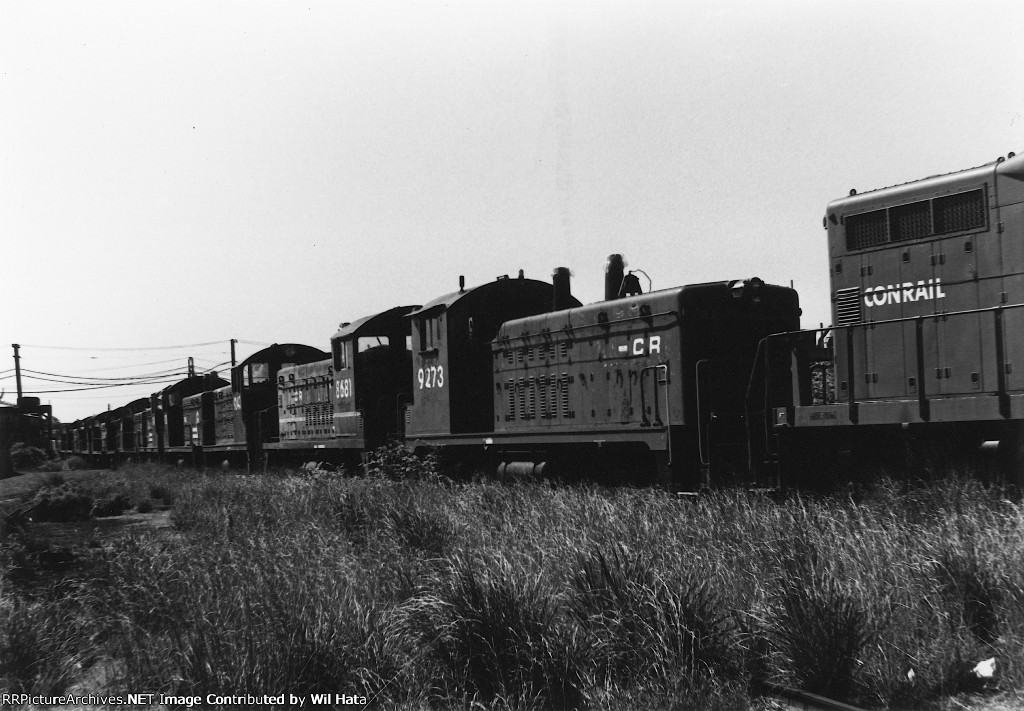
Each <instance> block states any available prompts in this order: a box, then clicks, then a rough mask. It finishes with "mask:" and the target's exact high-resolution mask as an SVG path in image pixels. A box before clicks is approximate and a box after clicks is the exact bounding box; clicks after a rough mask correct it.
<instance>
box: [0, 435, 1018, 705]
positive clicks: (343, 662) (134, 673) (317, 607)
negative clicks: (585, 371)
mask: <svg viewBox="0 0 1024 711" xmlns="http://www.w3.org/2000/svg"><path fill="white" fill-rule="evenodd" d="M29 507H31V510H28V509H29ZM11 511H15V509H14V508H12V507H11V506H8V514H7V515H6V516H5V519H4V530H3V532H2V533H3V543H2V551H0V576H2V577H0V596H2V602H0V677H2V678H0V686H2V687H3V688H6V689H8V690H10V691H13V692H29V693H41V694H57V693H61V692H66V691H68V690H69V689H75V690H78V691H80V692H81V691H91V692H94V693H98V692H100V691H105V692H108V693H121V694H123V693H129V692H131V693H139V692H152V693H166V694H176V695H202V696H205V695H206V694H209V693H213V694H229V693H236V694H237V693H250V694H274V695H276V694H281V693H291V694H295V695H303V696H306V697H308V695H309V694H313V693H325V692H329V693H332V694H334V693H340V694H348V695H351V696H357V697H365V700H366V702H367V704H368V705H369V706H370V707H382V708H409V709H413V708H426V707H431V708H467V707H476V708H480V707H483V708H517V709H518V708H581V709H582V708H591V709H621V708H645V709H647V708H653V709H744V708H758V709H763V708H770V707H771V706H770V702H767V701H764V700H760V699H758V698H757V697H755V696H752V695H751V691H750V689H751V681H752V680H753V679H755V678H768V679H772V680H776V681H780V682H784V683H789V684H792V685H794V686H799V687H801V688H803V689H806V690H809V691H814V692H818V693H821V694H823V695H826V696H830V697H833V698H838V699H843V700H846V701H849V702H852V703H857V704H859V705H862V706H865V707H872V708H964V707H965V706H970V705H972V704H974V705H975V706H978V707H980V706H983V705H985V704H988V708H1014V707H1015V703H1016V702H1017V701H1022V700H1024V695H1022V691H1024V508H1022V506H1021V505H1020V504H1017V503H1011V502H1008V501H1006V500H1003V499H1002V498H1001V497H1000V495H999V494H998V493H995V492H990V491H987V490H985V489H983V488H981V487H980V486H979V485H977V484H975V483H972V482H970V481H959V480H950V481H944V482H940V483H936V484H932V485H930V486H928V487H927V488H914V489H909V490H905V489H903V488H901V487H899V486H897V485H895V484H879V485H878V486H876V487H875V488H874V489H873V490H871V491H869V492H864V493H861V494H858V495H857V496H856V497H852V496H850V495H846V496H833V497H830V498H823V497H822V498H807V497H804V498H801V497H799V496H796V495H794V496H791V497H789V498H785V499H783V500H778V501H776V500H772V499H769V498H766V497H764V496H758V495H752V494H746V493H743V492H719V493H714V494H710V495H707V496H701V497H699V498H696V499H680V498H677V497H674V496H672V495H669V494H667V493H664V492H661V491H657V490H653V489H642V490H634V489H617V490H606V489H597V488H585V487H584V488H580V487H572V488H570V487H553V486H551V485H550V484H545V483H522V484H499V483H495V482H489V481H480V482H474V483H458V484H456V483H452V482H450V481H448V480H446V479H445V478H443V477H441V476H439V475H438V474H437V472H436V471H434V467H433V464H432V462H430V461H427V462H425V463H419V462H415V461H412V460H409V459H407V458H405V457H403V456H402V455H401V453H399V452H397V451H388V452H385V453H382V455H381V456H380V457H379V458H378V463H377V466H376V467H375V473H374V475H372V476H366V477H345V476H340V475H336V474H328V473H323V472H315V473H301V474H300V473H291V474H287V473H280V474H277V475H268V476H263V477H247V476H238V475H225V474H221V473H216V474H209V475H205V476H204V475H201V474H197V473H195V472H191V471H184V470H175V469H169V468H157V467H135V468H131V469H123V470H121V471H118V472H111V473H109V474H108V475H106V476H102V477H95V478H90V479H89V480H87V481H84V482H76V483H74V484H69V483H63V484H62V483H61V482H60V480H59V477H57V478H54V479H52V480H51V481H50V482H49V486H46V487H44V488H43V489H42V490H40V491H39V492H37V493H36V494H35V499H34V500H33V501H32V502H31V503H28V502H23V503H21V504H19V506H18V507H17V510H16V511H15V513H13V514H12V513H11ZM112 511H117V512H121V511H124V512H128V513H132V516H128V517H127V518H126V517H124V516H122V517H121V518H120V519H118V520H122V521H124V520H128V521H134V522H135V523H138V521H139V520H140V519H141V518H144V517H143V516H142V514H140V513H138V512H142V513H143V514H144V513H146V512H151V513H149V514H147V515H148V516H150V517H156V520H158V521H159V520H161V519H160V516H162V517H163V518H162V520H163V521H164V522H165V525H163V526H160V527H147V526H139V525H133V526H131V527H124V526H122V527H113V526H112V527H110V528H105V529H102V530H99V529H95V528H93V529H89V528H83V527H87V526H89V525H93V526H95V525H96V521H98V520H103V519H99V518H98V517H99V516H100V515H101V514H107V513H111V512H112ZM161 512H162V513H161ZM168 516H169V523H170V524H173V525H166V524H167V523H168ZM75 520H78V521H80V522H79V523H75V522H74V521H75ZM90 522H91V524H90ZM69 527H70V528H69ZM991 658H995V660H996V666H995V669H996V672H995V675H994V676H993V677H992V678H990V679H979V678H978V677H977V676H976V675H975V674H973V673H971V671H970V670H971V669H972V668H973V667H974V666H975V665H976V664H977V663H978V662H980V661H982V660H987V659H991ZM971 694H973V696H970V695H971ZM957 695H959V696H957ZM965 695H968V696H965ZM954 696H955V697H956V698H955V700H953V697H954ZM1002 704H1006V705H1005V706H1003V705H1002ZM308 706H309V702H308V701H307V707H308Z"/></svg>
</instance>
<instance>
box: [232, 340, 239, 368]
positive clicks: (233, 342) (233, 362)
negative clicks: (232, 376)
mask: <svg viewBox="0 0 1024 711" xmlns="http://www.w3.org/2000/svg"><path fill="white" fill-rule="evenodd" d="M236 343H238V339H235V338H232V339H231V367H232V368H234V367H235V344H236Z"/></svg>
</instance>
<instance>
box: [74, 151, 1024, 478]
mask: <svg viewBox="0 0 1024 711" xmlns="http://www.w3.org/2000/svg"><path fill="white" fill-rule="evenodd" d="M824 227H825V230H826V235H827V242H828V253H829V262H828V264H829V272H830V275H831V283H832V314H833V325H832V326H831V327H830V328H828V329H815V330H800V306H799V301H798V296H797V293H796V292H795V291H794V290H793V289H792V288H786V287H783V286H775V285H770V284H766V283H764V282H763V281H762V280H760V279H757V278H752V279H740V280H730V281H717V282H709V283H704V284H693V285H688V286H680V287H676V288H671V289H665V290H660V291H653V292H647V293H643V292H642V290H641V288H640V284H639V280H638V279H637V277H636V275H635V274H634V273H632V272H626V271H625V268H624V265H623V262H622V260H621V257H619V256H618V255H612V257H611V258H609V263H608V267H607V271H606V286H605V299H604V300H603V301H599V302H597V303H593V304H589V305H586V306H584V305H582V304H580V302H579V301H577V300H576V299H575V298H574V297H573V296H572V295H571V293H570V289H569V274H568V270H567V269H564V268H559V269H556V270H555V273H554V275H553V283H550V284H549V283H546V282H541V281H536V280H533V279H527V278H525V276H524V275H523V274H522V272H520V274H519V276H518V278H516V277H512V278H509V277H501V278H498V279H496V280H494V281H491V282H487V283H484V284H480V285H478V286H475V287H466V286H465V284H464V283H463V282H462V281H461V279H460V285H459V289H458V291H455V292H452V293H450V294H446V295H444V296H441V297H438V298H436V299H434V300H432V301H429V302H428V303H426V304H425V305H405V306H394V307H390V308H388V309H386V310H384V311H381V312H380V313H377V314H373V315H371V316H367V317H364V318H362V319H359V320H357V321H352V322H345V323H342V324H341V327H340V329H339V330H338V332H337V333H335V334H334V336H333V337H332V338H331V339H330V352H326V351H321V350H319V349H316V348H313V347H310V346H303V345H299V344H284V345H274V346H271V347H269V348H267V349H264V350H263V351H260V352H258V353H256V354H254V355H253V356H251V357H250V358H249V359H248V360H247V361H246V362H244V363H242V364H240V365H238V366H236V367H234V368H233V369H232V372H231V377H230V382H228V381H225V380H221V379H220V378H218V377H216V375H215V374H207V375H205V376H193V377H190V378H187V379H186V380H184V381H182V382H181V383H176V384H175V385H172V386H170V387H169V388H167V389H165V390H164V391H161V392H160V393H157V394H155V395H153V396H152V397H151V398H149V399H143V400H138V401H136V402H133V403H129V404H127V405H125V406H123V407H122V408H119V409H118V410H114V411H112V412H108V413H103V414H101V415H97V416H95V417H92V418H86V419H84V420H81V421H79V422H75V423H71V424H69V425H65V426H64V427H63V429H62V432H61V445H62V449H64V450H65V451H66V452H68V453H71V452H75V453H80V454H86V455H91V456H95V457H103V458H107V459H118V458H125V457H133V456H134V457H139V456H152V457H165V458H166V457H169V458H178V459H185V460H187V461H192V462H196V463H202V462H207V463H213V462H221V461H223V460H229V461H237V462H238V463H243V462H244V463H247V464H248V465H249V466H250V467H253V466H264V465H265V463H266V462H267V461H268V460H275V459H277V460H282V461H284V460H288V459H291V460H293V461H302V460H310V459H312V460H316V461H353V462H357V461H359V460H360V458H361V457H362V456H363V455H364V454H365V453H366V452H368V451H370V450H372V449H374V448H376V447H379V446H381V445H383V444H386V443H388V442H390V441H394V440H398V441H400V442H403V443H404V444H405V446H406V447H408V448H410V449H414V450H418V449H425V448H431V447H441V448H443V449H442V451H444V452H446V453H450V454H452V456H453V457H454V458H457V459H459V460H461V461H469V462H474V463H481V464H482V463H484V462H486V463H489V465H491V466H494V467H496V468H497V470H498V472H499V473H502V474H515V475H533V476H544V475H549V474H558V475H561V476H572V475H574V474H580V473H584V474H586V475H587V476H591V475H593V476H597V477H603V476H605V475H608V476H620V477H621V476H626V477H627V478H628V479H630V480H632V481H638V482H639V481H654V482H657V483H660V484H662V485H665V486H668V487H671V488H675V489H695V488H699V487H702V486H706V485H708V484H716V483H731V484H735V483H745V484H751V485H765V486H777V485H779V483H780V482H785V481H787V480H801V477H802V480H803V481H807V479H808V478H812V479H813V477H815V476H817V477H820V476H823V474H822V472H824V471H826V470H827V467H824V466H822V465H823V463H826V462H829V461H833V460H836V459H838V458H840V457H841V455H842V454H844V453H846V454H848V455H849V456H852V457H853V458H854V459H856V458H857V457H865V458H868V457H870V456H871V455H872V454H876V453H878V452H894V451H902V449H904V448H905V447H906V446H908V443H909V444H917V445H922V446H923V447H924V448H925V449H927V448H933V447H937V446H939V445H942V446H947V447H948V446H951V443H955V446H956V447H958V448H960V449H961V450H963V451H975V450H991V451H993V452H994V453H995V454H996V461H997V462H998V467H997V468H998V471H999V473H1000V475H1001V476H1004V477H1008V478H1011V479H1014V480H1015V483H1020V482H1019V480H1017V479H1016V478H1017V477H1019V476H1020V472H1021V459H1022V457H1021V450H1022V442H1024V436H1022V429H1024V424H1022V423H1024V158H1022V157H1018V156H1015V155H1014V154H1012V153H1011V154H1010V155H1009V156H1008V157H1007V158H1005V159H1002V158H1000V159H999V160H998V161H996V162H993V163H990V164H987V165H983V166H980V167H978V168H972V169H968V170H963V171H959V172H956V173H951V174H948V175H942V176H934V177H930V178H926V179H923V180H917V181H914V182H911V183H906V184H904V185H898V186H894V187H890V188H884V189H880V190H873V191H870V192H865V193H856V192H855V191H851V193H850V195H849V196H846V197H844V198H842V199H839V200H835V201H833V202H832V203H830V204H829V205H828V207H827V208H826V212H825V217H824Z"/></svg>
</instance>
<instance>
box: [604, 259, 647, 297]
mask: <svg viewBox="0 0 1024 711" xmlns="http://www.w3.org/2000/svg"><path fill="white" fill-rule="evenodd" d="M642 293H643V289H641V288H640V279H638V278H637V276H636V274H634V273H633V272H629V273H628V274H627V273H626V262H625V260H624V259H623V258H622V255H621V254H609V255H608V262H607V263H606V264H605V268H604V300H605V301H614V300H615V299H621V298H623V297H626V296H635V295H637V294H642Z"/></svg>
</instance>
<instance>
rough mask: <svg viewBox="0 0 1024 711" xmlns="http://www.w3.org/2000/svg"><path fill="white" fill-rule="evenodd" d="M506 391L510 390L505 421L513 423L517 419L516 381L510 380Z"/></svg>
mask: <svg viewBox="0 0 1024 711" xmlns="http://www.w3.org/2000/svg"><path fill="white" fill-rule="evenodd" d="M505 389H506V390H508V412H507V413H506V415H505V419H506V420H507V421H509V422H511V421H512V420H514V419H516V381H514V380H512V379H509V381H508V382H507V383H505Z"/></svg>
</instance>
